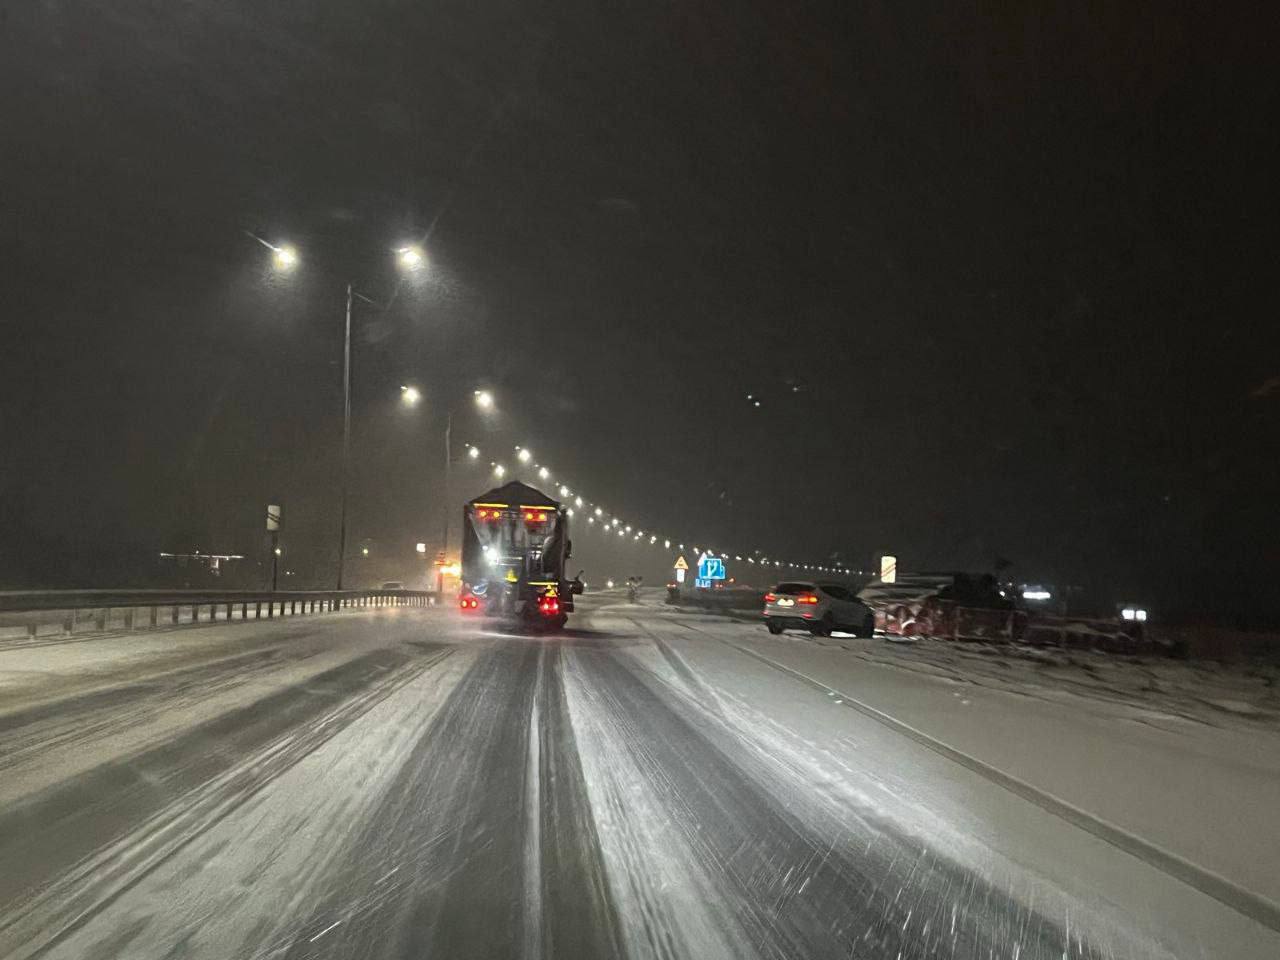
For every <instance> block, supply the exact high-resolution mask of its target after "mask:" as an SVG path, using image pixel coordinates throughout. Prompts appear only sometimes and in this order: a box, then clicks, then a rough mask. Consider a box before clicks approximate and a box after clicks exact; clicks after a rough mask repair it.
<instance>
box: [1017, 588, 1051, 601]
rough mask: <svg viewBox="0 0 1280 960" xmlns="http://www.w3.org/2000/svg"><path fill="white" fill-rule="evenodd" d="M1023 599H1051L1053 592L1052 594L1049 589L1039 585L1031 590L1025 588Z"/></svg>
mask: <svg viewBox="0 0 1280 960" xmlns="http://www.w3.org/2000/svg"><path fill="white" fill-rule="evenodd" d="M1022 599H1023V600H1051V599H1053V594H1051V593H1050V592H1049V591H1048V590H1042V589H1040V588H1039V587H1034V588H1032V589H1029V590H1023V591H1022Z"/></svg>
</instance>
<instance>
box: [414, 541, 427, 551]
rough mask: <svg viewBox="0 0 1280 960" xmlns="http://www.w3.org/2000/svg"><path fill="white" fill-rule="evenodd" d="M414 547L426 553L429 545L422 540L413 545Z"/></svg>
mask: <svg viewBox="0 0 1280 960" xmlns="http://www.w3.org/2000/svg"><path fill="white" fill-rule="evenodd" d="M413 549H414V550H416V551H417V552H418V553H426V552H427V545H426V544H425V543H421V542H419V543H415V544H414V545H413Z"/></svg>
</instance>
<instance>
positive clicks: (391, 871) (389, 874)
mask: <svg viewBox="0 0 1280 960" xmlns="http://www.w3.org/2000/svg"><path fill="white" fill-rule="evenodd" d="M399 869H400V868H399V867H395V868H394V869H392V870H388V871H387V872H386V873H384V874H383V875H382V876H380V877H379V878H378V879H377V880H375V881H374V882H373V885H374V886H375V887H376V886H377V885H378V884H380V883H381V882H382V881H383V880H385V879H387V877H389V876H391V874H393V873H395V872H396V871H397V870H399Z"/></svg>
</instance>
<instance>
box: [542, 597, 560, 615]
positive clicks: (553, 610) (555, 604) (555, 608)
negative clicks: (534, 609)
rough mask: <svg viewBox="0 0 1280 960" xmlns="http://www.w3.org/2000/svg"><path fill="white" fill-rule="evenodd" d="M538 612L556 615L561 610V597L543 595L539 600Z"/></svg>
mask: <svg viewBox="0 0 1280 960" xmlns="http://www.w3.org/2000/svg"><path fill="white" fill-rule="evenodd" d="M538 612H539V613H541V614H542V615H543V616H545V617H554V616H555V615H556V614H557V613H559V612H560V598H559V597H543V598H542V599H541V600H539V601H538Z"/></svg>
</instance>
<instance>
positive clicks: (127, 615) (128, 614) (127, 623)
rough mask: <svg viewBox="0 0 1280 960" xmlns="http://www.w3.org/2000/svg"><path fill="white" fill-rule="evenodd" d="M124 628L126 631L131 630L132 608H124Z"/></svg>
mask: <svg viewBox="0 0 1280 960" xmlns="http://www.w3.org/2000/svg"><path fill="white" fill-rule="evenodd" d="M124 628H125V629H126V630H132V629H133V607H125V611H124Z"/></svg>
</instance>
